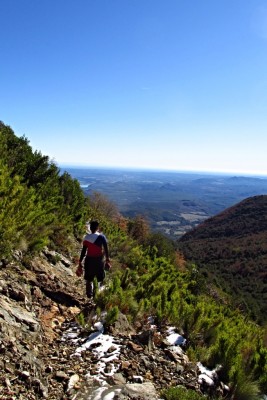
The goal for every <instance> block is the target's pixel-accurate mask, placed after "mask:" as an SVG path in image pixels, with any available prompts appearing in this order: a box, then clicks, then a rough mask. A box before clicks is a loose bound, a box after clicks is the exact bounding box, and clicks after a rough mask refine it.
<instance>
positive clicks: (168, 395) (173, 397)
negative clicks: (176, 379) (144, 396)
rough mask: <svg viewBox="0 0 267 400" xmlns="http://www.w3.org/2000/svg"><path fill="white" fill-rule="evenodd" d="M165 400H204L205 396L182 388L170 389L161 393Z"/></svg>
mask: <svg viewBox="0 0 267 400" xmlns="http://www.w3.org/2000/svg"><path fill="white" fill-rule="evenodd" d="M161 395H162V397H163V399H165V400H204V399H206V397H205V396H203V395H201V394H199V393H197V392H196V391H194V390H191V389H188V390H187V389H186V388H185V387H184V386H177V387H170V388H169V389H165V390H163V391H162V393H161Z"/></svg>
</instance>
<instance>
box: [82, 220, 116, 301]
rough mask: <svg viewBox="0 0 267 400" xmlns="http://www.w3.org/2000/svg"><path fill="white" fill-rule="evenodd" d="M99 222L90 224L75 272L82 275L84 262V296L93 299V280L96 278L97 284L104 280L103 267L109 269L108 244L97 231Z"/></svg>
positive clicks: (103, 236)
mask: <svg viewBox="0 0 267 400" xmlns="http://www.w3.org/2000/svg"><path fill="white" fill-rule="evenodd" d="M98 229H99V222H98V221H91V222H90V231H91V233H87V234H86V235H85V237H84V239H83V247H82V251H81V255H80V259H79V266H78V268H77V270H76V274H77V276H81V275H82V273H83V264H82V261H83V259H84V256H85V255H86V257H85V261H84V279H85V281H86V295H87V297H88V298H91V297H93V289H94V286H93V280H94V278H95V277H96V278H97V281H98V282H102V281H103V280H104V278H105V265H106V264H107V268H110V260H109V251H108V244H107V239H106V237H105V235H103V234H102V233H100V232H99V231H98ZM104 255H105V258H104Z"/></svg>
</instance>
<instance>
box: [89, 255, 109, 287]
mask: <svg viewBox="0 0 267 400" xmlns="http://www.w3.org/2000/svg"><path fill="white" fill-rule="evenodd" d="M95 277H96V278H97V281H98V282H102V281H103V280H104V278H105V270H104V260H103V258H102V257H85V262H84V279H85V280H87V281H93V280H94V278H95Z"/></svg>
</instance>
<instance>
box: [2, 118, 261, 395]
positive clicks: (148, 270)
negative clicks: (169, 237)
mask: <svg viewBox="0 0 267 400" xmlns="http://www.w3.org/2000/svg"><path fill="white" fill-rule="evenodd" d="M0 160H1V161H0V252H1V257H8V256H9V255H10V254H11V252H12V250H13V249H18V248H20V249H21V250H23V251H27V250H31V251H33V250H36V249H40V248H42V247H43V246H45V245H47V244H48V243H49V244H50V245H53V246H54V248H57V249H60V250H66V251H69V247H70V238H71V237H73V236H75V237H77V238H79V237H80V236H81V234H82V233H83V230H84V224H85V221H86V220H87V219H90V218H98V219H99V220H100V224H101V228H102V230H103V231H104V233H105V234H106V235H107V237H108V240H109V247H110V253H111V257H112V258H114V259H116V263H114V265H116V267H115V268H114V267H113V268H112V270H111V272H110V274H108V275H109V276H108V279H107V278H106V287H105V289H104V290H103V291H102V290H101V291H98V286H97V283H96V282H95V288H96V293H95V299H96V302H97V307H98V309H102V310H103V309H105V310H107V324H112V323H114V321H115V320H116V318H117V316H118V313H119V312H123V313H125V314H126V315H127V316H128V318H129V319H130V320H131V321H133V322H134V321H135V320H142V319H144V318H145V317H146V316H147V315H153V316H155V317H156V318H157V321H158V323H162V322H164V321H168V322H169V323H171V324H174V325H175V326H176V327H177V328H178V329H180V330H181V332H183V334H184V336H185V337H186V339H187V342H188V344H189V348H188V354H190V356H191V357H192V358H193V359H195V360H198V361H201V362H203V363H205V365H207V366H208V367H211V368H214V367H215V366H216V365H218V364H221V365H222V370H221V371H220V377H221V379H222V380H223V381H224V382H225V383H227V384H229V385H230V387H231V388H232V394H233V396H234V397H233V398H235V399H238V400H253V399H254V398H256V396H257V395H258V393H259V391H261V392H264V391H265V392H266V390H267V378H266V377H267V349H266V331H265V330H264V329H263V328H260V327H259V326H257V325H256V324H255V323H253V322H251V321H250V320H249V319H248V317H247V316H244V313H242V309H240V307H239V309H234V307H232V306H230V304H231V303H230V301H228V302H227V301H224V302H223V301H221V297H220V296H213V297H211V296H210V295H209V290H210V288H209V290H208V289H207V287H206V283H205V279H206V278H207V276H209V272H208V271H206V272H207V275H206V276H205V275H204V274H202V273H201V272H202V271H200V269H198V268H196V265H194V264H192V265H187V266H186V265H184V264H183V268H182V269H181V268H180V269H178V268H177V266H176V265H175V260H174V258H173V252H172V247H170V246H169V243H168V244H167V243H166V242H165V241H164V240H161V239H162V238H161V237H159V236H158V235H156V236H154V235H150V236H149V232H147V230H146V225H145V220H144V219H142V218H141V217H140V218H136V219H135V220H133V221H129V224H128V230H129V233H130V236H129V235H128V233H127V230H126V229H125V226H124V227H123V224H121V220H120V219H119V218H118V213H117V210H116V209H115V208H114V206H113V205H112V203H109V201H108V200H107V199H106V198H104V197H103V196H102V195H97V194H94V195H93V196H92V197H91V198H89V199H85V198H84V196H83V192H82V190H81V188H80V187H79V184H78V182H77V181H76V180H73V179H72V178H71V177H70V175H69V174H67V173H63V175H61V176H60V174H59V170H58V169H57V167H56V166H55V165H54V164H53V163H50V162H49V160H48V158H47V157H45V156H42V155H41V153H36V152H35V153H33V152H32V149H31V147H30V146H29V143H28V140H27V139H26V138H25V137H23V138H16V136H15V135H14V133H13V131H12V130H11V129H10V128H9V127H6V126H5V125H4V124H2V123H0ZM35 171H36V174H35ZM146 240H148V241H147V244H148V246H146V244H145V243H146ZM205 251H206V248H205ZM208 251H209V250H208ZM236 252H237V247H236V248H235V250H234V253H236ZM215 255H216V256H217V254H215ZM216 294H218V291H217V292H216ZM225 298H226V299H227V297H225ZM84 322H85V321H83V316H82V315H81V316H80V323H81V324H83V323H84ZM245 377H249V379H247V380H246V379H245ZM179 391H181V389H179V388H170V389H169V392H168V393H165V396H169V397H165V398H166V399H167V400H172V399H174V398H176V397H171V396H178V395H179V396H180V398H182V399H186V398H187V397H185V396H187V394H186V393H188V392H187V391H184V390H183V392H181V393H179ZM177 393H179V394H177ZM195 395H197V394H196V393H195V392H194V394H192V393H191V397H190V399H193V398H194V397H192V396H195ZM181 396H184V397H181ZM180 398H179V399H180ZM188 398H189V397H188Z"/></svg>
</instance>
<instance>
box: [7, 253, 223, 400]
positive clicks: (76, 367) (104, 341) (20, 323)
mask: <svg viewBox="0 0 267 400" xmlns="http://www.w3.org/2000/svg"><path fill="white" fill-rule="evenodd" d="M74 270H75V265H74V264H72V263H71V261H70V260H68V259H67V258H66V257H64V256H63V255H60V254H58V253H56V252H52V251H48V250H46V251H44V252H42V253H41V254H40V255H39V256H38V257H35V258H34V259H29V260H26V261H25V260H22V257H21V255H20V254H19V253H16V254H14V260H13V261H12V262H11V263H9V264H6V263H5V262H4V261H2V262H1V264H0V370H1V376H0V399H4V400H15V399H19V400H34V399H49V400H82V399H84V400H85V399H86V400H101V399H103V400H112V399H114V400H127V399H132V400H157V399H160V398H161V392H162V390H163V389H166V388H168V387H170V386H177V385H183V386H184V387H186V388H191V389H194V390H196V391H198V392H199V393H208V392H212V393H216V394H218V395H219V394H225V393H226V392H227V387H226V386H225V385H223V383H221V382H220V381H219V379H218V376H217V374H216V371H207V370H206V369H205V368H204V367H202V366H201V365H200V364H194V363H191V362H190V361H189V359H188V357H187V355H186V352H185V350H184V349H183V348H182V346H181V344H182V343H183V341H184V339H183V338H182V337H181V336H180V335H179V334H178V333H177V332H176V331H175V328H173V327H169V326H163V327H160V329H159V327H157V326H155V325H154V324H153V321H152V320H150V319H148V320H147V321H144V322H143V323H142V324H141V323H139V325H137V326H135V327H133V326H131V325H130V324H129V323H128V321H127V318H126V317H125V316H124V315H123V314H120V315H119V317H118V320H117V321H116V322H115V323H114V324H113V325H112V326H110V327H109V328H105V325H104V324H103V321H104V318H105V315H104V314H103V315H101V316H98V317H97V316H96V315H97V313H96V306H95V304H94V302H93V301H92V302H89V303H86V300H85V297H84V285H83V282H82V280H78V279H77V277H76V276H75V274H74Z"/></svg>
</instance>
